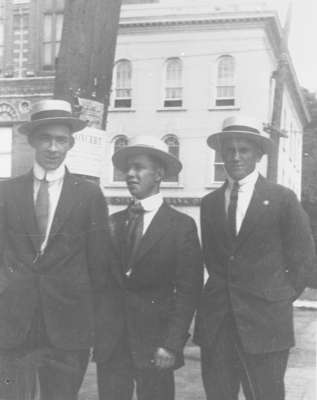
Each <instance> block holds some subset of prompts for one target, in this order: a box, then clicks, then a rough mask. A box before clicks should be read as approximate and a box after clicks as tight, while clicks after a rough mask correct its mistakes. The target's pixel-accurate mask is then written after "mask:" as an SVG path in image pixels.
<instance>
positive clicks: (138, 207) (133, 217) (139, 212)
mask: <svg viewBox="0 0 317 400" xmlns="http://www.w3.org/2000/svg"><path fill="white" fill-rule="evenodd" d="M128 213H129V221H128V228H127V260H128V264H127V270H130V268H131V262H132V260H133V257H134V255H135V253H136V250H137V248H138V247H139V244H140V242H141V239H142V235H143V216H144V208H143V207H142V204H141V203H140V202H136V203H134V204H132V205H131V206H129V208H128Z"/></svg>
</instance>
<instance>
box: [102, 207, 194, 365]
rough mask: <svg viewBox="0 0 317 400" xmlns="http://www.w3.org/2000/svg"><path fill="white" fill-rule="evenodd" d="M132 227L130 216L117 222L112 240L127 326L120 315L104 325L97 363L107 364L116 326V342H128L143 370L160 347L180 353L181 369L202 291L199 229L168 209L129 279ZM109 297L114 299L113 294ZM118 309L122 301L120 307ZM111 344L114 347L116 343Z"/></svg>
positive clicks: (147, 235)
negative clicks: (127, 241) (110, 334)
mask: <svg viewBox="0 0 317 400" xmlns="http://www.w3.org/2000/svg"><path fill="white" fill-rule="evenodd" d="M127 222H128V213H127V210H124V211H121V212H119V213H116V214H114V215H113V216H112V231H113V238H114V241H115V247H116V249H117V257H118V260H120V263H119V264H115V263H113V264H112V266H113V267H114V268H115V270H114V271H113V276H114V277H115V280H116V282H117V286H118V287H120V288H121V293H122V294H123V303H124V314H121V315H122V316H123V320H124V321H122V320H121V322H120V321H119V316H120V313H117V315H116V316H115V318H114V319H115V320H114V321H113V323H110V322H109V320H108V325H107V326H104V327H103V328H102V326H101V325H100V327H99V331H100V332H101V334H100V335H99V334H98V333H97V337H99V342H97V344H96V348H95V357H96V359H97V360H98V359H102V358H104V354H102V350H103V351H107V349H106V348H107V346H106V344H105V340H107V341H108V343H110V342H111V341H109V338H107V339H105V338H106V337H107V334H106V335H105V334H104V333H103V334H102V332H106V330H107V329H108V327H109V326H112V329H113V326H116V330H117V332H116V333H114V334H115V338H116V340H119V339H120V337H122V335H127V336H128V341H129V344H130V349H131V354H132V356H133V359H134V362H135V364H136V365H137V366H138V367H147V366H150V361H151V359H152V358H153V354H154V352H155V350H156V349H157V347H164V348H166V349H169V350H172V351H173V352H175V353H176V355H177V356H178V366H179V365H180V364H182V362H183V361H182V351H183V347H184V345H185V342H186V341H187V339H188V330H189V326H190V323H191V320H192V317H193V314H194V311H195V309H196V306H197V301H198V298H199V294H200V291H201V286H202V257H201V250H200V245H199V241H198V237H197V230H196V225H195V223H194V221H193V219H192V218H190V217H188V216H187V215H185V214H183V213H180V212H178V211H176V210H174V209H172V208H171V207H169V206H168V205H166V204H163V205H162V206H161V207H160V209H159V211H158V212H157V214H156V215H155V216H154V218H153V220H152V222H151V224H150V226H149V228H148V229H147V231H146V233H145V235H144V237H143V238H142V241H141V244H140V246H139V248H138V251H137V254H136V256H135V258H134V261H133V263H132V274H131V275H130V277H129V278H126V277H125V276H124V273H123V271H124V268H125V266H126V263H127V260H126V257H125V240H124V238H125V237H126V227H127ZM119 291H120V289H118V290H117V298H118V299H119V298H120V294H119ZM109 293H110V294H111V296H113V293H114V291H109ZM118 304H119V300H118V301H117V307H118ZM103 315H105V313H103ZM108 315H110V313H109V314H108ZM124 325H125V326H126V330H125V329H124V328H123V327H124ZM110 329H111V328H110ZM120 329H121V331H120ZM102 342H103V343H102ZM111 344H112V345H113V346H115V342H114V341H113V340H112V342H111ZM108 352H109V346H108Z"/></svg>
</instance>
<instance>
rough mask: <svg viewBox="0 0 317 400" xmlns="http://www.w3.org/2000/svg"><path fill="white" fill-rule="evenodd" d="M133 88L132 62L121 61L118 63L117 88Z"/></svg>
mask: <svg viewBox="0 0 317 400" xmlns="http://www.w3.org/2000/svg"><path fill="white" fill-rule="evenodd" d="M130 88H131V64H130V61H120V62H119V63H118V64H117V89H130Z"/></svg>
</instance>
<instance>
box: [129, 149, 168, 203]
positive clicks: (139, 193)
mask: <svg viewBox="0 0 317 400" xmlns="http://www.w3.org/2000/svg"><path fill="white" fill-rule="evenodd" d="M161 179H162V170H161V168H160V167H159V166H158V165H157V163H156V162H155V161H154V160H152V159H151V158H150V157H148V156H146V155H137V156H134V157H131V158H129V160H128V168H127V171H126V182H127V186H128V189H129V192H130V193H131V195H132V196H134V197H135V198H137V199H140V200H141V199H145V198H147V197H150V196H152V195H154V194H156V193H158V192H159V187H160V182H161Z"/></svg>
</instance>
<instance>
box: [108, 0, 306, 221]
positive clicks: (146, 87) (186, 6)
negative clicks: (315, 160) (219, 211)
mask: <svg viewBox="0 0 317 400" xmlns="http://www.w3.org/2000/svg"><path fill="white" fill-rule="evenodd" d="M130 2H131V3H141V2H140V1H139V2H136V1H130ZM144 3H151V4H144ZM153 3H154V4H153ZM221 4H224V5H223V6H217V5H215V4H214V2H211V1H199V0H196V1H195V5H193V2H192V1H188V0H182V1H180V0H178V1H172V0H160V1H151V2H150V1H143V2H142V4H128V5H125V6H123V8H122V14H121V21H120V32H119V37H118V42H117V51H116V63H115V68H114V79H113V90H112V98H111V107H110V109H109V115H108V128H107V138H108V140H109V147H108V151H109V154H108V155H107V156H106V160H107V161H106V163H105V165H104V175H103V177H102V184H103V187H104V189H105V193H106V195H107V196H108V197H110V198H112V197H113V199H112V200H111V203H112V204H121V203H122V202H123V199H120V196H123V197H125V196H127V191H126V189H125V184H124V181H123V180H122V175H121V174H120V173H118V171H113V169H112V166H111V161H110V160H111V155H112V153H113V151H114V150H115V149H116V148H119V147H120V146H122V145H124V144H125V143H126V140H127V138H129V137H132V136H134V135H137V134H148V135H155V136H157V137H160V138H162V139H164V140H165V141H166V142H167V143H168V145H169V147H170V150H171V151H172V152H174V154H176V155H178V156H179V158H180V160H181V161H182V162H183V164H184V168H183V171H182V172H181V174H180V176H179V178H178V179H176V178H175V177H169V179H168V182H165V183H164V184H163V194H164V196H166V197H169V198H172V199H173V203H174V204H178V205H179V206H180V207H184V208H183V211H185V212H189V213H191V214H193V215H195V216H197V215H198V209H197V204H198V200H199V199H200V198H201V197H202V196H203V195H205V194H206V193H207V192H208V191H210V190H213V189H215V188H217V187H219V186H220V185H221V182H222V181H223V177H224V174H223V169H222V165H221V161H220V159H219V157H218V155H216V154H215V153H214V152H213V151H212V150H211V149H209V148H208V147H207V145H206V138H207V137H208V136H209V135H210V134H211V133H212V132H216V131H219V130H221V126H222V121H223V120H224V118H226V117H227V116H230V115H233V114H236V113H242V114H247V115H251V116H253V117H256V118H258V119H259V120H260V121H262V122H263V124H270V123H271V118H272V107H273V98H274V88H275V79H274V71H276V69H277V65H278V57H279V45H280V41H281V37H282V28H281V24H280V20H279V17H278V14H277V13H276V12H274V11H270V10H268V9H267V6H266V4H265V2H261V3H260V5H259V6H258V7H255V6H254V2H252V3H243V2H242V3H241V2H240V5H237V4H233V5H232V4H231V2H226V1H222V2H221ZM226 4H227V5H226ZM289 61H290V60H289ZM308 118H309V117H308V114H307V110H306V108H305V105H304V103H303V100H302V97H301V94H300V89H299V85H298V82H297V79H296V75H295V72H294V70H293V68H292V64H291V61H290V67H289V73H288V77H287V83H286V90H285V93H284V99H283V111H282V128H283V130H284V131H285V134H286V135H287V137H285V138H283V139H281V146H280V147H281V148H280V154H279V163H278V182H279V183H282V184H283V185H286V186H289V187H291V188H292V189H293V190H294V191H295V192H296V193H297V195H298V196H299V197H300V191H301V153H302V151H301V150H302V134H303V127H304V126H305V125H306V124H307V121H308ZM266 166H267V160H266V159H264V160H263V162H262V164H261V168H260V169H261V172H262V173H263V174H264V175H265V174H266ZM114 208H116V207H114Z"/></svg>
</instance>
